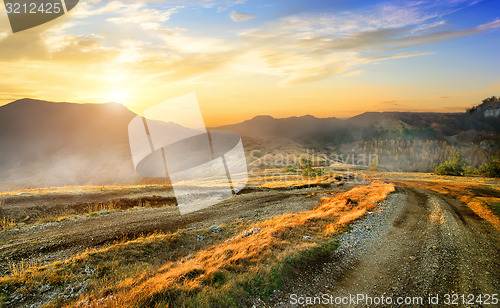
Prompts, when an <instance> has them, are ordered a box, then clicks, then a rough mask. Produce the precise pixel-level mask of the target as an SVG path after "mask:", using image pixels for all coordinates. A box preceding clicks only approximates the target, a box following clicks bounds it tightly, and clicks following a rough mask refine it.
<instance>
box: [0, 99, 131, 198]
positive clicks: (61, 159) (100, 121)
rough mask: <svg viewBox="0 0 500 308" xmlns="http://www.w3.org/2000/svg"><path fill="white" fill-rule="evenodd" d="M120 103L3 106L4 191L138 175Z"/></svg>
mask: <svg viewBox="0 0 500 308" xmlns="http://www.w3.org/2000/svg"><path fill="white" fill-rule="evenodd" d="M134 116H135V114H134V113H132V112H131V111H129V110H128V109H126V108H125V107H123V106H122V105H118V104H71V103H52V102H47V101H40V100H34V99H22V100H18V101H15V102H12V103H10V104H8V105H5V106H2V107H0V191H2V190H8V189H16V188H33V187H39V186H44V187H45V186H61V185H64V186H66V185H83V184H93V185H101V184H123V183H133V182H137V181H138V180H139V178H138V176H137V175H136V173H135V171H134V167H133V164H132V160H131V156H130V149H129V144H128V132H127V126H128V123H129V121H130V120H131V119H132V118H133V117H134Z"/></svg>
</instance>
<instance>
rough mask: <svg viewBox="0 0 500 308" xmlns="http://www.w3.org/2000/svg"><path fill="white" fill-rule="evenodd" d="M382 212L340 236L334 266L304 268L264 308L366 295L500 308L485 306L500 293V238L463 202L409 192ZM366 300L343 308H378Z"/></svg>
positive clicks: (331, 263)
mask: <svg viewBox="0 0 500 308" xmlns="http://www.w3.org/2000/svg"><path fill="white" fill-rule="evenodd" d="M377 210H378V212H377ZM377 210H376V211H375V212H374V213H371V214H369V215H367V217H366V218H363V219H361V220H359V221H357V222H356V223H354V225H353V226H352V229H351V230H350V231H349V232H347V233H345V234H343V235H341V236H340V237H339V242H340V247H339V249H338V250H337V251H336V252H335V253H334V254H333V255H332V257H331V259H328V260H322V261H321V262H317V263H316V264H312V265H309V266H307V267H305V268H303V269H301V270H300V271H299V272H298V273H297V274H296V275H294V276H293V277H292V279H290V280H289V281H287V283H286V284H285V287H284V292H276V295H275V296H273V297H271V298H270V299H269V300H268V301H267V303H263V304H262V306H277V307H283V306H284V307H288V306H293V305H292V304H295V303H307V300H308V298H307V297H314V296H323V294H326V296H324V297H325V298H327V299H326V300H323V301H322V304H328V305H329V304H330V303H331V302H332V299H333V300H335V298H337V300H339V299H338V297H349V296H350V295H351V296H357V294H363V295H367V296H370V297H372V299H373V300H377V299H374V298H375V297H378V298H379V299H380V297H381V296H384V297H385V298H387V297H391V300H393V302H392V304H393V306H394V307H397V306H402V305H397V304H396V303H395V301H396V300H397V298H398V297H401V298H402V299H403V300H406V301H407V304H408V305H403V306H407V307H409V306H415V307H416V306H431V305H430V304H429V296H430V295H434V296H435V295H439V306H443V305H444V304H445V301H447V300H448V299H449V300H451V301H453V300H454V299H456V298H457V297H458V299H457V304H458V307H464V306H468V307H478V306H484V307H499V306H500V304H497V305H493V302H494V301H493V300H492V299H491V298H490V300H489V302H490V303H491V305H486V304H485V302H484V300H485V299H486V298H488V297H489V295H491V294H495V293H500V232H498V231H497V230H496V229H494V228H493V227H492V226H491V225H490V224H489V223H488V222H487V221H485V220H483V219H481V218H479V217H478V216H477V215H476V214H475V213H474V212H472V211H471V210H470V209H469V208H468V207H467V206H466V205H465V204H463V203H462V202H460V201H458V200H455V199H452V198H449V197H447V196H445V195H442V194H439V193H436V192H432V191H429V190H424V189H418V188H409V187H406V188H402V187H398V188H397V192H396V193H395V194H392V195H391V196H389V198H388V199H387V200H386V202H384V204H382V205H381V206H380V207H379V208H378V209H377ZM453 293H455V294H456V295H451V296H448V295H446V294H453ZM462 294H465V302H464V301H463V300H464V299H463V298H462V297H461V295H462ZM468 294H473V296H472V295H468ZM486 294H488V295H486ZM479 295H482V301H483V302H482V303H481V302H480V301H478V296H479ZM301 296H302V297H301ZM497 296H498V295H497ZM406 297H416V298H415V299H407V298H406ZM418 297H422V300H421V303H419V302H418V301H419V299H418ZM364 298H365V300H361V301H359V302H353V301H349V302H344V304H345V303H347V305H343V306H353V307H364V306H371V305H368V304H369V303H370V302H369V301H368V302H367V301H366V300H367V299H366V296H365V297H364ZM434 299H435V298H434ZM472 299H473V300H472ZM309 300H312V299H311V298H310V299H309ZM318 302H319V301H318ZM385 303H386V305H381V306H391V305H388V304H387V303H388V302H387V301H386V302H385ZM403 303H404V302H403ZM434 307H437V306H434Z"/></svg>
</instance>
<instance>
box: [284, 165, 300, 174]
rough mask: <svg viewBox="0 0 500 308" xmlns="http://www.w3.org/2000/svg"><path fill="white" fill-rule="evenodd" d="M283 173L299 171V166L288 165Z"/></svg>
mask: <svg viewBox="0 0 500 308" xmlns="http://www.w3.org/2000/svg"><path fill="white" fill-rule="evenodd" d="M281 173H297V167H295V166H286V167H285V168H283V169H282V170H281Z"/></svg>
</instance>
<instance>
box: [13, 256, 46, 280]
mask: <svg viewBox="0 0 500 308" xmlns="http://www.w3.org/2000/svg"><path fill="white" fill-rule="evenodd" d="M39 266H40V263H39V262H37V261H36V260H30V261H24V259H23V260H21V262H19V263H9V269H10V272H11V276H12V277H21V276H22V275H23V274H24V273H26V272H28V271H31V270H33V269H36V268H37V267H39Z"/></svg>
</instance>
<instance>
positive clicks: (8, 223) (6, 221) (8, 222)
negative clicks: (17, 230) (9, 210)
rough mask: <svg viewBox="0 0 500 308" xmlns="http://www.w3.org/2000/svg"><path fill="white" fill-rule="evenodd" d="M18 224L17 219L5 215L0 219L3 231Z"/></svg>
mask: <svg viewBox="0 0 500 308" xmlns="http://www.w3.org/2000/svg"><path fill="white" fill-rule="evenodd" d="M16 225H17V224H16V221H15V220H14V219H13V218H9V217H3V218H2V219H0V227H1V228H2V230H1V231H7V230H9V229H12V228H14V227H15V226H16Z"/></svg>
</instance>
